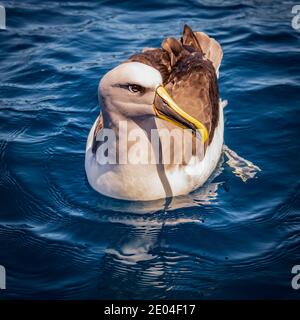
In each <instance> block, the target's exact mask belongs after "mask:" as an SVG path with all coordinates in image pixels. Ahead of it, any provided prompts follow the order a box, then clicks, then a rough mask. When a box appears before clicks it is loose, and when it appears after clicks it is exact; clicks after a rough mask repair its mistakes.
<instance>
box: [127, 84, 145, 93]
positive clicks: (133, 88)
mask: <svg viewBox="0 0 300 320" xmlns="http://www.w3.org/2000/svg"><path fill="white" fill-rule="evenodd" d="M128 90H129V91H130V92H132V93H137V92H142V91H143V88H142V87H141V86H139V85H137V84H129V85H128Z"/></svg>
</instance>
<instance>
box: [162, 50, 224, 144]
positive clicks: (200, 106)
mask: <svg viewBox="0 0 300 320" xmlns="http://www.w3.org/2000/svg"><path fill="white" fill-rule="evenodd" d="M165 87H166V89H167V91H168V92H169V94H170V95H171V97H172V98H173V99H174V100H175V101H176V103H177V104H178V105H179V106H180V107H181V108H182V109H183V110H184V111H185V112H187V113H188V114H190V115H191V116H193V117H194V118H196V119H198V120H199V121H201V122H202V123H203V124H204V125H205V127H206V128H207V131H208V134H209V140H208V144H209V143H210V142H211V141H212V138H213V134H214V130H215V128H216V126H217V124H218V120H219V93H218V81H217V76H216V72H215V69H214V67H213V65H212V63H211V62H210V61H209V60H204V59H203V56H202V54H201V53H198V52H194V53H191V54H189V55H186V56H184V57H183V58H181V59H180V60H179V61H178V62H177V63H176V65H175V66H174V67H173V70H172V72H171V74H170V76H169V79H168V83H166V84H165Z"/></svg>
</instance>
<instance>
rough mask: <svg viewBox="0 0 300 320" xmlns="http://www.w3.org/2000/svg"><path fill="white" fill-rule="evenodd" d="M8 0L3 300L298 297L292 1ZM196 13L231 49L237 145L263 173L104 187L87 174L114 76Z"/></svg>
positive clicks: (0, 245)
mask: <svg viewBox="0 0 300 320" xmlns="http://www.w3.org/2000/svg"><path fill="white" fill-rule="evenodd" d="M1 3H2V4H3V5H4V6H5V7H6V11H7V29H6V30H5V31H1V32H0V75H1V83H0V124H1V126H0V265H3V266H5V268H6V272H7V290H2V291H0V299H4V298H9V299H15V298H22V299H24V298H25V299H53V298H56V299H104V298H117V299H138V298H144V299H145V298H150V299H154V298H155V299H180V298H192V299H232V298H233V299H236V298H251V299H252V298H259V299H261V298H276V299H277V298H278V299H286V298H298V299H299V297H300V291H296V290H293V289H292V287H291V278H292V275H291V268H292V266H293V265H295V264H300V237H299V233H300V214H299V205H300V198H299V156H298V154H299V141H298V139H299V136H300V127H299V103H300V102H299V101H300V76H299V74H300V72H299V71H300V59H299V57H300V55H299V53H300V41H299V40H300V31H296V30H294V29H293V28H292V27H291V19H292V14H291V8H292V6H293V1H255V0H252V1H248V0H247V1H207V0H206V1H196V0H189V1H179V0H172V1H164V2H163V3H162V2H161V1H156V0H152V1H149V2H147V1H142V2H132V1H113V2H112V1H89V2H87V1H72V2H65V1H51V2H50V1H33V0H29V1H2V2H1ZM184 23H188V24H190V25H191V27H192V28H193V29H194V30H198V31H204V32H207V33H208V34H209V35H210V36H213V37H215V38H216V39H217V40H218V41H220V43H221V44H222V47H223V50H224V59H223V63H222V66H221V69H220V94H221V96H222V98H223V99H227V100H228V102H229V104H228V106H227V107H226V108H225V141H226V144H227V145H228V146H229V147H230V148H231V149H233V150H234V151H235V152H237V153H238V154H239V155H241V156H242V157H244V158H246V159H248V160H250V161H252V162H253V163H255V164H256V165H258V166H259V167H260V168H261V170H262V171H261V172H260V173H259V174H258V175H257V176H256V178H254V179H251V180H248V181H247V182H246V183H244V182H243V181H242V180H241V179H240V178H238V177H237V176H235V175H234V174H233V172H232V169H231V168H230V167H229V166H228V164H226V159H225V161H224V162H223V163H221V165H220V168H219V170H220V171H219V172H220V174H219V175H218V176H217V177H215V178H214V179H213V180H212V181H211V182H210V183H207V184H206V186H205V187H203V188H200V189H199V190H197V191H196V192H194V193H192V194H190V195H188V196H183V197H179V198H176V199H173V200H172V201H171V202H170V201H169V202H167V203H165V202H164V201H154V202H150V203H147V204H145V203H134V202H123V201H116V200H111V199H108V198H105V197H103V196H100V195H99V194H97V193H96V192H95V191H93V190H92V188H91V187H90V186H89V184H88V182H87V179H86V176H85V171H84V156H85V143H86V138H87V135H88V132H89V129H90V128H91V126H92V124H93V122H94V120H95V118H96V117H97V115H98V113H99V106H98V101H97V86H98V82H99V79H100V78H101V77H102V76H103V75H104V74H105V73H106V72H107V71H108V70H109V69H111V68H112V67H114V66H116V65H117V64H118V63H120V62H121V61H123V60H124V59H126V58H127V57H128V56H129V55H131V54H132V53H134V52H137V51H140V50H141V49H142V48H143V47H155V46H159V45H160V43H161V41H162V39H163V38H164V37H166V36H176V37H177V36H179V34H180V32H181V30H182V27H183V25H184Z"/></svg>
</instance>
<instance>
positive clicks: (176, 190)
mask: <svg viewBox="0 0 300 320" xmlns="http://www.w3.org/2000/svg"><path fill="white" fill-rule="evenodd" d="M219 110H220V113H219V123H218V126H217V127H216V129H215V133H214V137H213V140H212V142H211V144H210V145H209V146H208V148H207V150H206V153H205V157H204V159H203V160H202V161H199V160H198V159H196V158H195V157H194V158H192V159H191V161H190V162H189V163H188V164H187V165H186V166H180V167H179V166H178V167H175V168H172V169H170V170H167V171H165V172H164V173H163V174H161V173H160V175H159V174H158V170H157V166H156V165H154V164H147V165H136V164H126V165H110V164H105V165H99V163H98V162H97V160H96V157H95V155H94V154H93V153H92V140H93V133H94V130H95V127H96V122H97V120H96V121H95V123H94V125H93V127H92V129H91V131H90V133H89V136H88V140H87V145H86V157H85V170H86V174H87V178H88V181H89V183H90V185H91V186H92V187H93V188H94V189H95V190H96V191H98V192H100V193H101V194H104V195H106V196H109V197H113V198H117V199H124V200H140V201H148V200H156V199H161V198H165V197H166V190H168V189H169V188H170V189H171V190H170V191H171V193H172V196H178V195H183V194H187V193H189V192H191V191H193V190H195V189H196V188H198V187H200V186H201V185H203V184H204V183H205V181H206V180H207V179H208V178H209V176H210V175H211V173H212V172H213V170H214V169H215V168H216V165H217V163H218V161H219V158H220V156H221V153H222V146H223V136H224V118H223V107H222V106H221V105H220V107H219Z"/></svg>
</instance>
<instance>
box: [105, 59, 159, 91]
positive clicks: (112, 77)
mask: <svg viewBox="0 0 300 320" xmlns="http://www.w3.org/2000/svg"><path fill="white" fill-rule="evenodd" d="M161 83H162V77H161V74H160V72H159V71H158V70H156V69H155V68H153V67H150V66H148V65H146V64H144V63H140V62H126V63H122V64H120V65H118V66H117V67H115V68H114V69H112V70H111V71H109V72H108V73H107V74H106V75H105V76H104V77H103V78H102V80H101V82H100V86H103V85H107V84H109V85H114V84H138V85H140V86H143V87H145V88H156V87H157V86H158V85H159V84H161Z"/></svg>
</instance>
